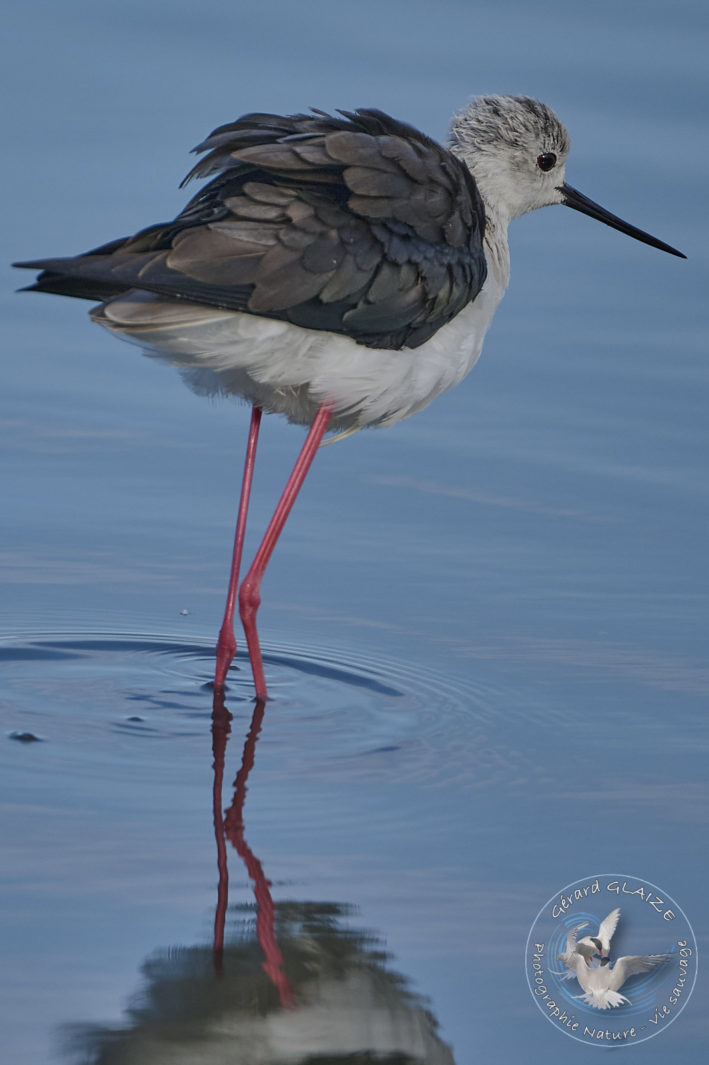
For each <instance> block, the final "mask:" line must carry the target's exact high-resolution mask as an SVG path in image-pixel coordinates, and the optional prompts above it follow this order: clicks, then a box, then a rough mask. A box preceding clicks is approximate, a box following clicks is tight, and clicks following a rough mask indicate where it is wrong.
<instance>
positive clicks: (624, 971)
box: [608, 954, 670, 991]
mask: <svg viewBox="0 0 709 1065" xmlns="http://www.w3.org/2000/svg"><path fill="white" fill-rule="evenodd" d="M669 957H670V955H669V954H628V955H626V956H625V957H624V958H618V961H617V962H616V963H615V965H614V966H613V968H612V970H611V975H610V978H609V980H608V987H609V988H610V989H611V990H613V991H618V990H619V988H621V987H622V986H623V984H624V983H625V981H626V980H629V979H630V977H631V976H635V975H636V974H637V973H649V972H651V971H652V970H653V969H657V968H658V967H659V966H660V965H664V964H665V962H666V961H668V960H669Z"/></svg>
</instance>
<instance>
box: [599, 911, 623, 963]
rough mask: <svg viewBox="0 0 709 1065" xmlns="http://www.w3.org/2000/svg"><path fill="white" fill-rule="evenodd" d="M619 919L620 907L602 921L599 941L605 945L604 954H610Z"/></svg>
mask: <svg viewBox="0 0 709 1065" xmlns="http://www.w3.org/2000/svg"><path fill="white" fill-rule="evenodd" d="M619 917H620V907H618V908H617V909H615V910H611V912H610V913H609V914H608V916H607V917H605V918H604V919H603V920H602V921H601V924H600V926H599V929H598V939H600V941H601V943H602V944H603V952H604V954H607V953H608V950H609V948H610V944H611V939H612V938H613V933H614V932H615V930H616V928H617V927H618V919H619Z"/></svg>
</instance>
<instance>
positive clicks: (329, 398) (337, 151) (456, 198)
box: [15, 95, 686, 700]
mask: <svg viewBox="0 0 709 1065" xmlns="http://www.w3.org/2000/svg"><path fill="white" fill-rule="evenodd" d="M569 148H570V141H569V135H568V133H567V130H566V128H565V127H564V125H563V124H562V123H561V121H560V120H559V118H557V116H556V114H555V113H554V112H553V111H552V110H551V108H550V107H548V106H547V105H546V104H544V103H542V102H540V101H538V100H535V99H532V98H531V97H528V96H514V95H483V96H477V97H474V98H473V99H472V101H471V102H470V103H468V104H467V105H466V106H465V107H464V108H463V109H462V110H461V111H459V112H458V113H457V114H456V115H455V116H454V118H453V121H452V124H451V128H450V134H449V138H448V142H447V144H446V145H441V144H439V143H437V142H436V141H435V140H433V139H431V138H430V137H428V136H427V135H426V134H424V133H422V132H420V131H419V130H418V129H416V128H415V127H413V126H411V125H409V124H407V123H405V122H403V121H400V120H398V119H395V118H392V117H391V116H389V115H387V114H386V113H384V112H383V111H381V110H378V109H374V108H362V109H358V110H355V111H338V112H337V113H336V114H334V115H331V114H328V113H326V112H324V111H320V110H317V109H313V110H312V111H311V112H309V113H299V114H293V115H276V114H268V113H250V114H246V115H244V116H242V117H241V118H239V119H237V120H236V121H234V122H230V123H227V124H226V125H222V126H219V127H217V129H215V130H214V131H213V132H212V133H211V134H210V135H209V136H208V137H207V138H206V139H205V140H204V141H203V142H202V143H201V144H199V145H197V147H196V148H195V149H194V151H195V152H197V153H198V155H200V156H201V158H200V159H199V160H198V161H197V163H196V164H195V166H194V167H193V168H192V170H191V171H190V172H189V174H188V175H187V177H186V178H185V182H186V181H189V180H191V179H193V178H201V179H207V181H206V184H205V185H203V186H201V188H200V190H199V191H198V192H197V193H196V195H194V196H193V198H192V199H191V200H190V201H189V202H188V203H187V205H186V206H185V208H184V209H183V210H182V211H181V212H180V214H178V215H177V217H176V218H175V219H174V220H173V221H171V222H167V223H162V224H157V225H151V226H148V227H147V228H145V229H142V230H140V231H139V232H138V233H136V234H135V235H134V236H131V237H126V238H121V239H118V240H113V241H111V242H109V243H107V244H103V245H101V246H100V247H97V248H95V249H93V250H91V251H89V252H87V253H85V254H82V255H76V256H73V257H66V258H47V259H36V260H32V261H26V262H21V263H16V264H15V265H17V266H20V267H24V268H30V269H38V270H40V271H41V273H40V274H39V276H38V278H37V280H36V282H35V283H34V284H33V285H30V286H28V289H30V290H33V291H38V292H52V293H57V294H59V295H63V296H73V297H78V298H84V299H89V300H93V301H94V302H95V303H98V306H97V307H96V308H94V309H93V310H92V311H91V317H92V319H93V320H94V321H95V322H98V323H99V324H100V325H102V326H104V327H105V328H106V329H108V330H109V331H110V332H112V333H114V334H116V335H117V336H119V337H120V338H122V339H125V340H129V341H132V342H133V343H136V344H138V345H139V346H141V347H142V348H143V350H144V351H146V352H147V353H148V354H152V355H153V356H156V357H158V358H162V359H164V360H166V361H168V362H170V363H172V364H174V365H177V366H179V367H181V368H182V372H183V375H184V376H185V379H186V380H187V382H188V383H189V384H190V386H191V387H192V388H194V389H195V390H196V391H199V392H207V393H216V394H228V395H235V396H238V397H240V398H241V399H243V400H246V401H247V402H248V403H249V404H250V405H251V421H250V425H249V433H248V440H247V448H246V458H245V462H244V477H243V481H242V488H241V495H240V500H239V507H238V514H237V524H236V534H235V538H234V549H233V554H232V565H231V572H230V576H229V584H228V591H227V602H226V607H225V612H224V620H223V622H222V626H221V629H220V633H219V639H218V642H217V651H216V666H215V675H214V688H215V691H223V690H224V688H225V685H226V678H227V673H228V670H229V668H230V665H231V662H232V660H233V657H234V655H235V653H236V640H235V636H234V614H235V605H236V601H237V596H238V604H239V614H240V617H241V621H242V624H243V627H244V632H245V635H246V641H247V646H248V652H249V659H250V663H251V669H252V673H253V678H254V687H255V691H256V697H257V699H264V700H265V699H266V698H267V697H268V692H267V686H266V678H265V674H264V668H263V660H262V654H261V649H260V644H259V638H258V632H257V627H256V617H257V611H258V607H259V605H260V602H261V594H260V588H261V581H262V578H263V575H264V572H265V569H266V566H267V564H268V561H269V559H270V557H271V555H272V552H273V550H274V547H275V544H276V541H277V540H278V538H279V536H280V534H281V532H282V529H283V527H284V525H285V522H286V519H287V517H288V515H289V513H290V511H291V509H292V506H293V503H294V501H295V498H296V496H297V494H298V492H299V490H300V488H301V486H302V483H303V481H304V479H305V476H306V474H307V472H308V470H309V468H310V466H311V464H312V462H313V459H314V456H315V453H316V451H317V449H318V447H319V446H320V445H321V443H323V441H324V437H325V434H326V433H327V432H328V431H329V432H334V433H336V436H337V437H341V436H345V435H348V434H350V433H353V432H355V431H357V430H359V429H362V428H364V427H379V426H388V425H393V424H394V423H395V422H398V421H400V420H401V419H403V418H407V417H409V416H410V415H412V414H415V413H417V412H418V411H420V410H422V409H423V408H424V407H426V406H427V405H428V404H429V403H430V402H431V401H432V400H433V399H435V398H436V397H437V396H439V395H440V394H441V393H443V392H445V391H447V390H448V389H450V388H452V387H454V386H455V385H457V384H459V383H460V381H461V380H462V379H463V378H464V377H465V376H466V375H467V374H468V373H469V372H470V370H471V369H472V368H473V366H474V365H475V363H476V362H477V360H478V358H479V356H480V353H481V350H482V345H483V339H484V337H485V334H486V332H487V329H488V327H489V325H490V323H491V321H492V318H493V315H494V313H495V310H496V308H497V306H498V304H499V302H500V300H501V298H502V296H503V294H504V292H505V290H506V288H507V284H508V281H509V269H510V267H509V249H508V242H507V230H508V225H509V223H510V222H511V221H512V219H514V218H517V217H519V216H520V215H522V214H525V213H526V212H528V211H532V210H535V209H537V208H540V207H544V206H547V205H552V204H563V205H565V206H567V207H571V208H572V209H574V210H575V211H579V212H581V213H583V214H586V215H588V216H590V217H591V218H594V219H596V220H598V221H600V222H603V223H605V224H606V225H607V226H610V227H612V228H614V229H617V230H619V231H620V232H622V233H625V234H627V235H628V236H630V237H633V238H634V239H636V240H639V241H642V242H644V243H645V244H649V245H651V246H653V247H655V248H659V249H660V250H662V251H665V252H668V253H670V254H671V255H675V256H679V257H680V258H686V256H684V255H683V253H682V252H680V251H678V250H677V249H675V248H673V247H671V246H670V245H668V244H665V243H664V242H663V241H661V240H658V239H657V238H656V237H653V236H651V235H650V234H648V233H646V232H644V231H643V230H640V229H637V228H636V227H635V226H632V225H630V224H629V223H627V222H625V221H623V219H621V218H619V217H618V216H616V215H613V214H611V213H610V212H609V211H607V210H606V209H605V208H603V207H601V206H600V205H599V204H597V203H595V202H594V201H593V200H591V199H589V198H588V197H587V196H585V195H583V194H582V193H581V192H578V191H577V190H576V189H575V188H573V187H572V186H570V185H569V184H567V183H566V180H565V168H566V161H567V157H568V154H569ZM183 184H184V182H183ZM263 411H266V412H274V413H279V414H282V415H285V417H286V418H287V419H288V420H289V421H290V422H292V423H295V424H298V425H304V426H307V427H308V432H307V435H306V438H305V442H304V444H303V446H302V448H301V451H300V453H299V455H298V458H297V460H296V462H295V465H294V467H293V470H292V472H291V474H290V475H289V477H288V479H287V482H286V486H285V489H284V491H283V494H282V496H281V497H280V500H279V502H278V505H277V507H276V510H275V512H274V514H273V517H272V519H271V521H270V523H269V525H268V527H267V529H266V532H265V535H264V538H263V540H262V542H261V544H260V546H259V548H258V549H257V552H256V555H255V557H254V559H253V562H252V564H251V567H250V568H249V570H248V572H247V574H246V576H245V578H244V580H243V581H242V582H241V584H239V571H240V564H241V556H242V549H243V540H244V530H245V527H246V516H247V512H248V505H249V497H250V492H251V484H252V477H253V469H254V462H255V455H256V446H257V441H258V436H259V431H260V425H261V415H262V412H263Z"/></svg>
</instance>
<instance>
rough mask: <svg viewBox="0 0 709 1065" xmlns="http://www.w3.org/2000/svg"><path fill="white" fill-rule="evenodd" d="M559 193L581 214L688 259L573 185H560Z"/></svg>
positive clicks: (566, 202)
mask: <svg viewBox="0 0 709 1065" xmlns="http://www.w3.org/2000/svg"><path fill="white" fill-rule="evenodd" d="M558 191H559V192H560V193H561V195H562V196H563V197H564V199H563V203H565V204H566V206H567V207H573V209H574V210H575V211H580V212H581V214H587V215H589V216H590V217H591V218H597V219H598V221H599V222H605V224H606V225H607V226H610V227H611V228H612V229H618V230H620V232H621V233H627V234H628V236H629V237H635V239H636V240H640V241H642V243H643V244H650V245H651V246H652V247H653V248H659V249H660V251H668V252H669V253H670V255H678V256H679V257H680V259H686V258H687V256H686V255H683V254H682V252H681V251H677V249H676V248H671V247H670V245H669V244H665V243H664V242H663V241H661V240H658V239H657V237H651V236H650V234H649V233H645V232H643V230H642V229H637V228H636V227H635V226H631V225H630V223H628V222H624V221H623V219H622V218H618V215H615V214H611V213H610V211H606V209H605V207H601V205H600V203H595V202H594V201H593V200H589V198H588V196H584V194H583V193H582V192H577V190H576V189H572V187H571V185H566V184H564V185H560V186H559V187H558Z"/></svg>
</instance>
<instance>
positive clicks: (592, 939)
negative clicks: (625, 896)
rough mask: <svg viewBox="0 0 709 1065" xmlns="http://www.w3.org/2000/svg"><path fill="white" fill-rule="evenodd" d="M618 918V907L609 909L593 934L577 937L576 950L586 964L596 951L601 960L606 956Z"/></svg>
mask: <svg viewBox="0 0 709 1065" xmlns="http://www.w3.org/2000/svg"><path fill="white" fill-rule="evenodd" d="M619 918H620V907H616V908H615V910H611V912H610V913H609V914H608V916H607V917H604V918H603V920H602V921H601V923H600V925H599V927H598V933H597V934H596V935H595V936H584V937H583V939H579V941H578V943H577V944H576V950H577V951H578V952H579V954H582V955H583V956H584V958H585V959H586V964H588V963H589V961H590V959H591V958H592V957H593V956H594V954H596V953H598V954H599V955H600V957H601V961H603V959H604V958H607V957H608V954H609V952H610V946H611V939H612V938H613V933H614V932H615V930H616V928H617V926H618V919H619Z"/></svg>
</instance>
